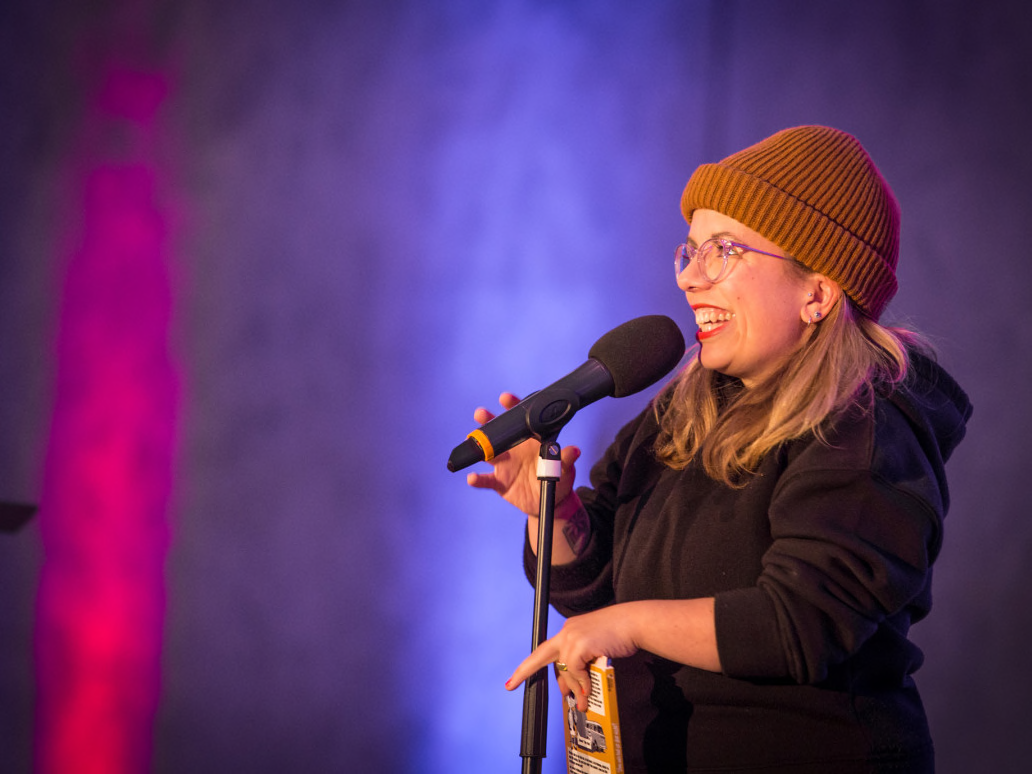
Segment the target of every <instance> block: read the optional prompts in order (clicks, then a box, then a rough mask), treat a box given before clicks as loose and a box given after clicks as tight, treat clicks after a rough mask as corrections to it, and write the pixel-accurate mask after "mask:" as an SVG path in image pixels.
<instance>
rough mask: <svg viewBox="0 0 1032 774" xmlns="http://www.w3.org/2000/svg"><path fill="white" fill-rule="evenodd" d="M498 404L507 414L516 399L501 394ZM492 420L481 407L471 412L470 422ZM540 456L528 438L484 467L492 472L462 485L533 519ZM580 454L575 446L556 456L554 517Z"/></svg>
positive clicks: (538, 499) (568, 489) (538, 448)
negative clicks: (490, 494)
mask: <svg viewBox="0 0 1032 774" xmlns="http://www.w3.org/2000/svg"><path fill="white" fill-rule="evenodd" d="M498 402H499V403H500V404H501V405H502V408H504V409H505V410H506V411H508V410H509V409H511V408H512V407H513V406H515V405H516V404H517V403H519V402H520V399H519V398H517V397H516V396H515V395H513V394H512V393H511V392H503V393H502V394H501V397H499V399H498ZM492 419H494V414H492V413H491V412H490V411H488V410H487V409H486V408H483V407H481V408H478V409H477V410H476V411H474V412H473V420H474V421H475V422H477V423H479V424H481V425H483V424H485V423H487V422H490V421H491V420H492ZM540 454H541V442H540V441H537V440H535V439H533V438H531V439H529V440H526V441H524V442H523V443H521V444H518V445H517V446H514V447H513V448H511V449H510V450H509V451H507V452H504V453H503V454H499V455H498V456H497V457H495V458H494V459H492V460H491V461H490V462H489V463H488V464H489V465H491V467H492V468H493V470H492V472H490V473H470V474H468V475H467V476H466V483H467V484H469V485H470V486H472V487H474V488H476V489H493V490H494V491H496V492H498V494H500V495H501V496H502V497H503V498H505V500H506V501H507V502H509V503H511V504H512V505H515V506H516V507H517V508H519V509H520V510H521V511H523V512H524V513H525V514H527V515H528V516H533V517H536V516H537V515H538V511H539V508H540V503H541V484H540V482H539V481H538V477H537V464H538V458H539V457H540ZM580 454H581V452H580V449H578V448H577V447H576V446H566V447H564V448H563V449H562V451H561V452H560V459H561V461H562V473H561V477H560V479H559V483H558V484H556V489H555V506H556V512H557V515H558V513H559V510H560V505H561V504H562V502H563V501H564V500H566V499H567V498H568V497H569V496H570V493H571V492H572V491H573V481H574V478H575V476H576V470H575V468H574V463H575V462H576V461H577V458H578V457H580Z"/></svg>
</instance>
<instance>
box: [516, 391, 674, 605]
mask: <svg viewBox="0 0 1032 774" xmlns="http://www.w3.org/2000/svg"><path fill="white" fill-rule="evenodd" d="M651 412H652V409H651V408H647V409H645V411H644V412H642V413H641V414H639V415H638V417H637V418H635V419H634V420H632V421H631V422H629V423H628V424H626V425H625V426H624V427H623V428H622V429H621V430H620V432H619V433H618V434H617V436H616V439H615V440H614V441H613V443H612V444H611V445H610V446H609V448H608V449H607V450H606V452H605V454H604V455H603V456H602V458H601V459H600V460H599V461H598V462H596V463H595V464H594V465H593V466H592V468H591V473H590V481H591V486H590V487H579V488H578V489H577V494H578V496H579V497H580V499H581V502H582V503H583V504H584V508H585V510H586V511H587V512H588V517H589V518H590V520H591V538H590V540H589V541H588V545H587V546H586V547H585V549H584V551H583V552H582V553H581V555H580V556H578V557H577V558H576V559H575V560H574V561H572V562H569V563H568V564H560V565H553V566H552V571H551V595H550V601H551V604H552V606H553V607H555V609H556V610H558V611H559V612H560V613H561V614H562V615H564V616H571V615H578V614H581V613H587V612H590V611H592V610H597V609H599V608H601V607H606V606H607V605H611V604H613V601H614V597H615V595H614V591H613V528H614V527H613V525H614V519H615V514H616V509H617V504H618V490H619V488H620V485H621V480H622V479H623V477H624V473H625V469H626V464H627V461H628V459H630V458H633V456H634V455H635V453H636V452H637V451H638V450H640V449H641V448H642V444H643V441H642V438H643V435H644V434H647V433H648V432H650V431H651V430H652V427H653V426H654V422H653V421H651ZM649 438H650V439H651V436H649ZM523 567H524V571H525V572H526V575H527V578H528V580H530V582H531V583H533V582H534V576H535V574H536V568H537V556H535V555H534V553H533V552H532V551H531V550H530V539H529V536H528V537H527V538H526V540H525V541H524V548H523Z"/></svg>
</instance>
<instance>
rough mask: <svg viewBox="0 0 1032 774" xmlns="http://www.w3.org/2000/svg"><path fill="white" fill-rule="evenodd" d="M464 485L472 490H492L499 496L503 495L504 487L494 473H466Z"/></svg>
mask: <svg viewBox="0 0 1032 774" xmlns="http://www.w3.org/2000/svg"><path fill="white" fill-rule="evenodd" d="M466 483H467V484H469V485H470V486H471V487H473V488H474V489H493V490H494V491H496V492H498V493H499V494H504V493H505V487H504V486H502V484H501V482H500V481H499V480H498V478H497V477H496V476H495V475H494V473H467V474H466Z"/></svg>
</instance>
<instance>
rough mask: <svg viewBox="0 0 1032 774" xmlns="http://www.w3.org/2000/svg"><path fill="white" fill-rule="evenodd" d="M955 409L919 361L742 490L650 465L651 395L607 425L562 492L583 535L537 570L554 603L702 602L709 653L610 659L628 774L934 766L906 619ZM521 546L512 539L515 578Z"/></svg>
mask: <svg viewBox="0 0 1032 774" xmlns="http://www.w3.org/2000/svg"><path fill="white" fill-rule="evenodd" d="M970 415H971V404H970V403H969V401H968V399H967V396H966V395H965V394H964V392H963V391H962V390H961V389H960V388H959V387H958V386H957V384H956V382H954V381H953V379H952V378H951V377H950V376H949V375H948V374H947V373H946V372H945V371H944V370H942V369H941V368H940V367H939V366H938V365H936V364H935V363H933V362H931V361H929V360H927V359H925V358H923V357H921V356H915V357H914V361H913V367H912V369H911V374H910V376H909V378H908V381H907V386H906V387H905V388H904V389H900V390H897V391H896V392H894V393H893V394H891V395H882V396H879V397H877V398H876V400H875V401H874V407H873V410H866V411H863V410H859V409H856V410H852V411H850V412H848V413H847V414H846V415H844V416H843V417H841V418H839V419H838V420H837V421H836V422H835V423H834V424H832V425H831V426H829V427H828V428H827V432H826V434H825V441H820V440H818V439H817V438H815V437H813V436H811V437H808V438H804V439H800V440H798V441H794V442H791V443H788V444H786V445H785V446H784V447H782V448H781V449H779V450H778V451H777V452H776V453H772V454H770V455H768V457H767V458H766V459H765V460H764V461H763V462H762V463H761V466H760V468H759V469H758V471H757V472H756V473H755V474H754V475H753V476H752V477H751V478H750V480H749V482H748V484H747V485H746V486H745V487H744V488H742V489H732V488H730V487H727V486H725V485H723V484H721V483H718V482H715V481H713V480H712V479H710V478H709V477H708V476H707V475H706V474H705V472H704V471H703V470H702V469H701V467H700V466H699V465H697V464H694V463H693V464H691V465H689V466H688V467H687V468H686V469H684V470H679V471H678V470H672V469H670V468H668V467H666V466H665V465H663V464H662V463H660V462H658V461H657V460H656V459H655V457H654V455H653V452H652V445H653V441H654V440H655V436H656V433H657V425H656V422H655V419H654V418H653V416H652V411H651V409H649V410H646V411H645V412H643V413H642V414H641V415H640V416H639V417H638V418H637V419H635V420H634V421H633V422H631V423H630V424H628V425H627V426H626V427H624V428H623V429H622V430H621V431H620V433H619V434H618V435H617V438H616V440H615V442H614V443H613V445H612V446H610V448H609V449H608V450H607V452H606V453H605V455H604V456H603V457H602V459H601V460H600V461H599V462H598V463H597V464H596V465H595V466H594V467H593V468H592V471H591V487H590V488H587V487H585V488H581V489H579V490H578V494H579V495H580V498H581V500H582V501H583V503H584V505H585V508H586V509H587V511H588V513H589V515H590V517H591V521H592V526H593V534H592V538H591V542H590V544H589V546H588V547H587V549H586V551H585V552H584V553H583V554H582V555H581V556H580V557H578V559H577V560H576V561H574V562H572V563H570V564H567V565H561V566H556V567H554V568H553V570H552V595H551V601H552V604H553V605H554V606H555V607H556V609H557V610H559V612H561V613H563V614H564V615H566V616H570V615H576V614H578V613H583V612H587V611H589V610H594V609H597V608H600V607H604V606H606V605H610V604H613V603H618V602H626V601H631V600H638V599H691V598H696V597H710V596H712V597H715V598H716V607H715V610H716V629H717V647H718V650H719V653H720V660H721V664H722V667H723V672H722V673H720V674H716V673H712V672H707V671H705V670H700V669H694V668H692V667H688V666H684V665H682V664H677V663H674V662H671V661H667V660H665V659H662V658H659V657H658V656H654V655H652V654H650V653H647V652H640V653H638V654H637V655H635V656H633V657H631V658H628V659H616V660H614V667H615V672H616V679H617V698H618V702H619V708H620V717H621V727H622V736H623V749H624V757H625V762H626V765H627V771H628V772H634V771H662V772H669V771H755V770H761V769H762V770H763V771H808V772H810V771H812V772H823V771H835V772H852V771H857V772H860V771H865V772H866V771H931V770H932V765H933V764H932V752H931V739H930V736H929V733H928V727H927V721H926V719H925V715H924V710H923V708H922V706H921V701H920V698H919V697H918V695H917V690H916V688H915V686H914V683H913V680H912V679H911V677H910V675H911V674H912V673H913V672H914V671H915V670H916V669H917V668H918V667H919V666H920V665H921V662H922V654H921V651H920V650H919V649H918V648H917V647H916V646H915V645H914V644H913V643H911V642H910V641H909V640H908V639H907V632H908V630H909V628H910V625H911V624H912V623H914V622H915V621H918V620H920V619H921V618H923V617H924V616H925V615H926V614H927V613H928V611H929V608H930V607H931V579H932V571H931V567H932V563H933V562H934V561H935V558H936V556H937V555H938V553H939V549H940V546H941V544H942V520H943V517H944V516H945V514H946V510H947V508H948V504H949V495H948V490H947V486H946V477H945V472H944V464H945V462H946V460H947V458H948V457H949V455H950V453H951V452H952V451H953V449H954V448H955V447H956V445H957V444H958V443H959V442H960V440H961V439H962V438H963V436H964V432H965V424H966V422H967V419H968V418H969V417H970ZM535 561H536V559H535V558H534V557H533V556H532V555H531V553H530V549H529V545H528V546H526V550H525V563H526V566H527V571H528V577H531V578H532V577H533V567H534V562H535ZM900 767H902V768H900Z"/></svg>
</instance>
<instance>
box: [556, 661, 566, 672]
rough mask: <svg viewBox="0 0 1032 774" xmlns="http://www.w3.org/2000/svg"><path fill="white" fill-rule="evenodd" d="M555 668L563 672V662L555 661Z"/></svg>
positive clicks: (564, 668)
mask: <svg viewBox="0 0 1032 774" xmlns="http://www.w3.org/2000/svg"><path fill="white" fill-rule="evenodd" d="M555 668H556V669H558V670H559V671H560V672H565V671H566V664H565V663H564V662H562V661H556V662H555Z"/></svg>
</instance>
